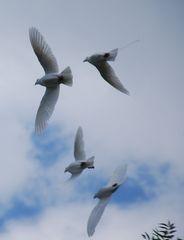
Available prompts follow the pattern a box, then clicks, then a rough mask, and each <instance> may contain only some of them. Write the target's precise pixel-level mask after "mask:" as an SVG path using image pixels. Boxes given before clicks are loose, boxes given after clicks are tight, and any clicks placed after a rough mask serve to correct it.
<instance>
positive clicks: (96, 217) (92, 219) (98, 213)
mask: <svg viewBox="0 0 184 240" xmlns="http://www.w3.org/2000/svg"><path fill="white" fill-rule="evenodd" d="M109 200H110V197H108V198H103V199H101V200H99V202H98V204H97V205H96V206H95V207H94V209H93V210H92V212H91V214H90V216H89V219H88V223H87V233H88V236H89V237H90V236H92V235H93V234H94V232H95V228H96V226H97V224H98V223H99V221H100V219H101V217H102V214H103V212H104V210H105V207H106V206H107V204H108V202H109Z"/></svg>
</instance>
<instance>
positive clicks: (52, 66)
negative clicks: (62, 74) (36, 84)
mask: <svg viewBox="0 0 184 240" xmlns="http://www.w3.org/2000/svg"><path fill="white" fill-rule="evenodd" d="M29 38H30V42H31V45H32V47H33V50H34V52H35V54H36V56H37V58H38V60H39V62H40V64H41V65H42V67H43V69H44V71H45V73H46V74H47V73H53V72H54V73H55V72H58V71H59V69H58V64H57V60H56V58H55V56H54V54H53V53H52V51H51V48H50V47H49V45H48V44H47V43H46V42H45V39H44V37H43V36H42V35H41V33H40V32H39V31H38V30H37V29H36V28H34V27H32V28H30V29H29Z"/></svg>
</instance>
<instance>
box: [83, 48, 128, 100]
mask: <svg viewBox="0 0 184 240" xmlns="http://www.w3.org/2000/svg"><path fill="white" fill-rule="evenodd" d="M117 54H118V48H116V49H113V50H111V51H109V52H103V53H98V54H93V55H91V56H90V57H87V58H86V59H85V60H84V62H89V63H91V64H92V65H94V66H95V67H96V68H97V69H98V71H99V72H100V74H101V76H102V77H103V79H104V80H105V81H107V82H108V83H109V84H111V85H112V86H113V87H115V88H116V89H118V90H119V91H121V92H123V93H125V94H127V95H129V92H128V90H127V89H126V88H125V87H124V86H123V84H122V83H121V81H120V80H119V78H118V77H117V76H116V74H115V72H114V70H113V68H112V67H111V65H110V64H109V63H108V61H115V59H116V56H117Z"/></svg>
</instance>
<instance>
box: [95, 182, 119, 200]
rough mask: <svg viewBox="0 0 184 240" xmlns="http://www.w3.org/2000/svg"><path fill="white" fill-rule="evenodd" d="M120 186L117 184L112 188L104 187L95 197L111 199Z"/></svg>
mask: <svg viewBox="0 0 184 240" xmlns="http://www.w3.org/2000/svg"><path fill="white" fill-rule="evenodd" d="M119 186H120V185H118V184H117V183H115V184H113V185H112V186H110V187H104V188H101V189H100V190H99V191H98V192H97V193H96V194H95V196H94V198H99V199H103V198H107V197H110V196H111V195H112V194H113V193H114V192H115V191H116V190H117V189H118V188H119Z"/></svg>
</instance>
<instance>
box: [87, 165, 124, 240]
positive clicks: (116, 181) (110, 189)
mask: <svg viewBox="0 0 184 240" xmlns="http://www.w3.org/2000/svg"><path fill="white" fill-rule="evenodd" d="M126 172H127V165H126V164H124V165H122V166H119V167H117V168H116V169H115V170H114V172H113V175H112V177H111V179H110V180H109V182H108V184H107V185H106V186H105V187H103V188H101V189H100V190H99V191H98V192H97V193H96V194H95V196H94V198H98V199H99V201H98V203H97V205H96V206H95V207H94V208H93V210H92V212H91V214H90V216H89V219H88V223H87V233H88V236H89V237H91V236H92V235H93V234H94V232H95V229H96V226H97V225H98V223H99V221H100V219H101V217H102V215H103V212H104V210H105V208H106V206H107V204H108V203H109V201H110V199H111V195H112V194H113V193H114V192H115V191H116V190H117V189H118V188H119V187H120V186H121V185H122V183H123V182H124V181H125V179H126Z"/></svg>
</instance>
